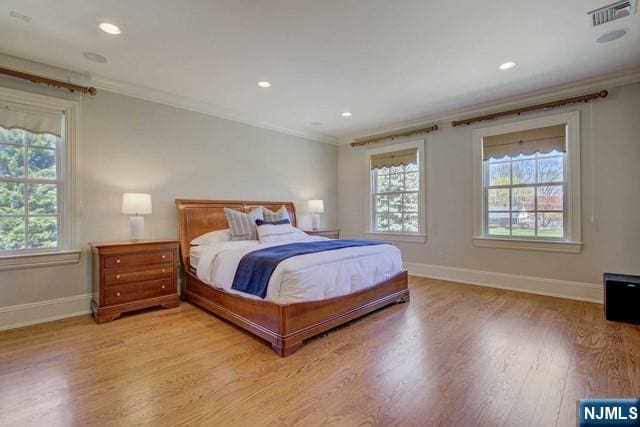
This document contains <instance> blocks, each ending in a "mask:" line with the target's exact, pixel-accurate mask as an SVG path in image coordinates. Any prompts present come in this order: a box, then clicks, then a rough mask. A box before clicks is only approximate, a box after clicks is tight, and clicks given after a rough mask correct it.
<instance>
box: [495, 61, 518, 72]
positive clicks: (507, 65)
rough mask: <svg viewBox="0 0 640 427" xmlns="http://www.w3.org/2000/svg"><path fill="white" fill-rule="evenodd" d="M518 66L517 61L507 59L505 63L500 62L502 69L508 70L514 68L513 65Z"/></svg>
mask: <svg viewBox="0 0 640 427" xmlns="http://www.w3.org/2000/svg"><path fill="white" fill-rule="evenodd" d="M515 66H516V63H515V62H513V61H507V62H505V63H503V64H500V66H499V67H498V68H500V69H501V70H502V71H507V70H510V69H512V68H513V67H515Z"/></svg>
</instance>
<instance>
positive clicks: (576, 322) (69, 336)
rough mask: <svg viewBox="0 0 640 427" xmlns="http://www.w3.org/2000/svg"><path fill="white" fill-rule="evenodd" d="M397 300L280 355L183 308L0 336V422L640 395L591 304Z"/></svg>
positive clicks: (616, 338) (420, 292)
mask: <svg viewBox="0 0 640 427" xmlns="http://www.w3.org/2000/svg"><path fill="white" fill-rule="evenodd" d="M410 286H411V301H410V302H409V303H408V304H399V305H394V306H390V307H387V308H384V309H381V310H378V311H376V312H373V313H371V314H369V315H367V316H365V317H363V318H361V319H357V320H355V321H353V322H350V323H349V324H347V325H344V326H342V327H340V328H337V329H335V330H332V331H329V332H327V333H324V334H323V335H322V336H321V337H318V338H313V339H311V340H309V341H308V342H307V343H306V344H305V345H304V346H303V347H302V348H301V349H300V350H299V351H298V352H297V353H296V354H294V355H292V356H290V357H288V358H284V359H283V358H280V357H278V356H277V355H275V353H273V351H272V350H271V348H270V347H269V346H268V345H267V344H265V343H264V342H262V341H260V340H258V339H256V338H255V337H253V336H251V335H249V334H247V333H245V332H244V331H242V330H240V329H238V328H236V327H234V326H232V325H230V324H229V323H227V322H224V321H222V320H220V319H218V318H216V317H214V316H212V315H210V314H208V313H206V312H204V311H201V310H199V309H197V308H195V307H193V306H191V305H189V304H186V303H183V304H182V305H181V306H180V307H179V308H177V309H170V310H152V311H147V312H142V313H134V314H129V315H125V316H123V317H122V318H121V319H118V320H116V321H114V322H112V323H107V324H103V325H96V324H95V323H93V321H92V320H91V319H90V318H89V317H88V316H83V317H79V318H73V319H65V320H61V321H56V322H51V323H47V324H42V325H35V326H30V327H26V328H22V329H17V330H11V331H5V332H0V425H3V426H4V425H28V424H31V425H42V424H47V425H81V426H93V425H95V426H111V425H113V426H122V425H138V424H143V425H149V424H153V425H167V426H168V425H225V426H235V425H241V426H245V425H252V426H260V425H270V426H289V425H304V426H315V425H318V426H320V425H340V426H342V425H381V426H394V425H398V426H405V425H416V426H419V425H487V426H495V425H516V424H518V425H521V424H526V423H527V422H528V423H529V424H530V425H545V426H547V425H554V424H555V425H562V426H565V425H570V426H573V425H575V411H576V400H577V399H580V398H584V397H596V396H598V397H614V396H623V397H631V396H640V327H639V326H634V325H628V324H623V323H615V322H607V321H606V320H604V316H603V313H602V307H601V306H600V305H596V304H590V303H585V302H578V301H569V300H562V299H558V298H551V297H543V296H537V295H529V294H523V293H517V292H510V291H503V290H497V289H489V288H481V287H477V286H469V285H461V284H456V283H451V282H446V281H440V280H431V279H424V278H416V277H411V278H410Z"/></svg>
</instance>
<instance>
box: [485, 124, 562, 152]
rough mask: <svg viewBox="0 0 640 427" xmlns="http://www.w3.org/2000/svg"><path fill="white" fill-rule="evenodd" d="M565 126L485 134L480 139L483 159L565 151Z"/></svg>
mask: <svg viewBox="0 0 640 427" xmlns="http://www.w3.org/2000/svg"><path fill="white" fill-rule="evenodd" d="M565 127H566V126H565V125H558V126H549V127H544V128H538V129H529V130H525V131H519V132H511V133H504V134H500V135H492V136H485V137H484V138H483V139H482V153H483V157H484V160H488V159H490V158H494V159H500V158H502V157H504V156H509V157H517V156H519V155H520V154H525V155H530V154H534V153H543V154H546V153H550V152H552V151H553V150H556V151H559V152H561V153H564V152H566V151H567V149H566V145H567V144H566V131H565Z"/></svg>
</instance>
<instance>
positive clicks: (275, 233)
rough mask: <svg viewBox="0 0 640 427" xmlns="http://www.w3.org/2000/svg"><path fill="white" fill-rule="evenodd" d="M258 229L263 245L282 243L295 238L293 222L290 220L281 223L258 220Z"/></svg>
mask: <svg viewBox="0 0 640 427" xmlns="http://www.w3.org/2000/svg"><path fill="white" fill-rule="evenodd" d="M256 225H257V227H258V237H259V238H260V242H262V243H274V242H282V241H285V240H292V239H293V237H294V236H295V234H294V231H293V228H292V227H291V222H289V220H288V219H281V220H280V221H263V220H261V219H257V220H256Z"/></svg>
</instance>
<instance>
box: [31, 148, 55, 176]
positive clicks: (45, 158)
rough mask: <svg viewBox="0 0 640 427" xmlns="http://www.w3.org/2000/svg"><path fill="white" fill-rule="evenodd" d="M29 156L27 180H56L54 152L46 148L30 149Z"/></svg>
mask: <svg viewBox="0 0 640 427" xmlns="http://www.w3.org/2000/svg"><path fill="white" fill-rule="evenodd" d="M27 152H28V155H29V178H41V179H55V178H56V151H55V150H49V149H47V148H31V147H29V148H28V150H27Z"/></svg>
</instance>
